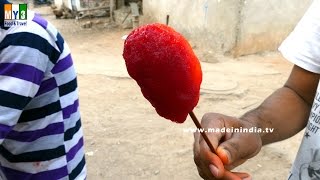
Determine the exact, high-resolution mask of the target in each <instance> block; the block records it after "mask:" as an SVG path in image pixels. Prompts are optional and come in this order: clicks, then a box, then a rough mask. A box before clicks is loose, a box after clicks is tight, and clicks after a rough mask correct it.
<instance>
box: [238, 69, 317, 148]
mask: <svg viewBox="0 0 320 180" xmlns="http://www.w3.org/2000/svg"><path fill="white" fill-rule="evenodd" d="M319 77H320V76H319V74H315V73H312V72H309V71H306V70H304V69H302V68H300V67H298V66H294V67H293V69H292V72H291V75H290V76H289V79H288V80H287V82H286V83H285V85H284V87H282V88H280V89H278V90H276V91H275V92H274V93H273V94H272V95H271V96H270V97H268V98H267V99H266V100H265V101H264V102H263V103H262V104H261V105H260V106H259V107H258V108H256V109H254V110H252V111H250V112H248V113H246V114H245V115H243V116H242V117H241V118H240V119H243V120H246V121H249V122H252V123H253V124H255V125H256V126H257V127H261V128H274V131H273V133H265V134H261V138H262V143H263V144H268V143H272V142H276V141H281V140H284V139H287V138H289V137H291V136H293V135H295V134H296V133H298V132H299V131H300V130H302V129H303V128H304V127H305V126H306V124H307V122H308V117H309V113H310V110H311V106H312V103H313V99H314V96H315V93H316V89H317V86H318V82H319Z"/></svg>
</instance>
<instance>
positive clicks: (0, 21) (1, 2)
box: [0, 0, 9, 26]
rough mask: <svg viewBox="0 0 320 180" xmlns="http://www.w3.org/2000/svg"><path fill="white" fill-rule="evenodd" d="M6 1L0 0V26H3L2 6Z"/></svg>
mask: <svg viewBox="0 0 320 180" xmlns="http://www.w3.org/2000/svg"><path fill="white" fill-rule="evenodd" d="M8 3H9V2H8V1H7V0H0V25H1V26H2V25H3V21H4V4H8Z"/></svg>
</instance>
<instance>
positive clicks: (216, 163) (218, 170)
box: [200, 141, 225, 178]
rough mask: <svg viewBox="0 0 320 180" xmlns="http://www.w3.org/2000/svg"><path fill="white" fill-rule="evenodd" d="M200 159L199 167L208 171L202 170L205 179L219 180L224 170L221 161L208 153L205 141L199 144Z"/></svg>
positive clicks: (211, 153)
mask: <svg viewBox="0 0 320 180" xmlns="http://www.w3.org/2000/svg"><path fill="white" fill-rule="evenodd" d="M200 159H201V163H202V164H201V167H204V168H207V169H208V170H209V171H208V170H204V172H206V175H207V177H211V178H213V177H215V178H221V177H222V176H223V174H224V171H225V169H224V166H223V163H222V161H221V160H220V158H219V157H218V156H217V155H216V154H214V153H213V152H211V151H210V149H209V147H208V145H207V144H206V142H205V141H201V142H200ZM208 172H209V173H208Z"/></svg>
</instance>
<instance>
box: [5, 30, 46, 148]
mask: <svg viewBox="0 0 320 180" xmlns="http://www.w3.org/2000/svg"><path fill="white" fill-rule="evenodd" d="M39 27H40V26H39ZM33 30H34V31H36V30H37V29H36V28H34V29H33ZM33 37H36V38H33ZM30 38H33V39H32V41H28V39H30ZM47 44H48V42H47V41H46V40H45V39H43V38H41V37H40V36H38V35H36V34H33V33H27V32H17V33H14V34H8V35H7V36H5V38H4V39H3V40H2V41H0V144H2V142H3V140H4V139H5V138H6V137H7V135H8V134H9V133H10V132H11V131H12V129H13V128H14V126H15V125H16V124H17V122H18V121H19V118H20V116H21V114H22V112H23V110H24V109H25V108H26V107H27V106H28V104H29V103H30V102H31V100H32V98H34V97H35V96H36V94H37V92H38V90H39V88H40V84H41V82H42V80H43V78H44V76H45V74H44V72H45V70H46V69H47V61H48V56H47V55H46V54H45V53H43V52H41V51H40V50H38V49H37V48H39V47H46V45H47Z"/></svg>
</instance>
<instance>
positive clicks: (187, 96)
mask: <svg viewBox="0 0 320 180" xmlns="http://www.w3.org/2000/svg"><path fill="white" fill-rule="evenodd" d="M123 57H124V59H125V63H126V66H127V70H128V73H129V75H130V76H131V77H132V78H133V79H134V80H136V82H137V83H138V85H139V86H140V88H141V92H142V94H143V96H144V97H145V98H146V99H147V100H148V101H149V102H150V103H151V104H152V106H153V107H154V108H155V110H156V111H157V113H158V114H159V115H160V116H162V117H164V118H166V119H169V120H171V121H173V122H176V123H183V122H184V121H185V120H186V118H187V116H188V114H190V116H191V118H192V120H193V121H194V122H195V124H196V126H197V128H201V125H200V123H199V121H198V120H197V118H196V116H195V115H194V113H193V112H192V110H193V109H194V107H195V106H196V105H197V104H198V101H199V96H200V85H201V82H202V71H201V66H200V62H199V60H198V58H197V57H196V55H195V54H194V52H193V50H192V48H191V46H190V44H189V43H188V41H187V40H186V39H185V38H184V37H183V36H182V35H181V34H180V33H178V32H176V31H175V30H174V29H172V28H171V27H169V26H167V25H164V24H159V23H155V24H148V25H145V26H141V27H139V28H137V29H135V30H133V31H132V32H131V33H130V34H129V35H128V37H127V38H126V40H125V43H124V51H123ZM201 134H202V136H203V138H204V139H205V141H206V142H207V144H208V146H209V147H210V149H211V151H212V152H215V150H214V148H213V146H212V145H211V143H210V141H209V139H208V138H207V136H206V134H205V133H204V132H203V133H201Z"/></svg>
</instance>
